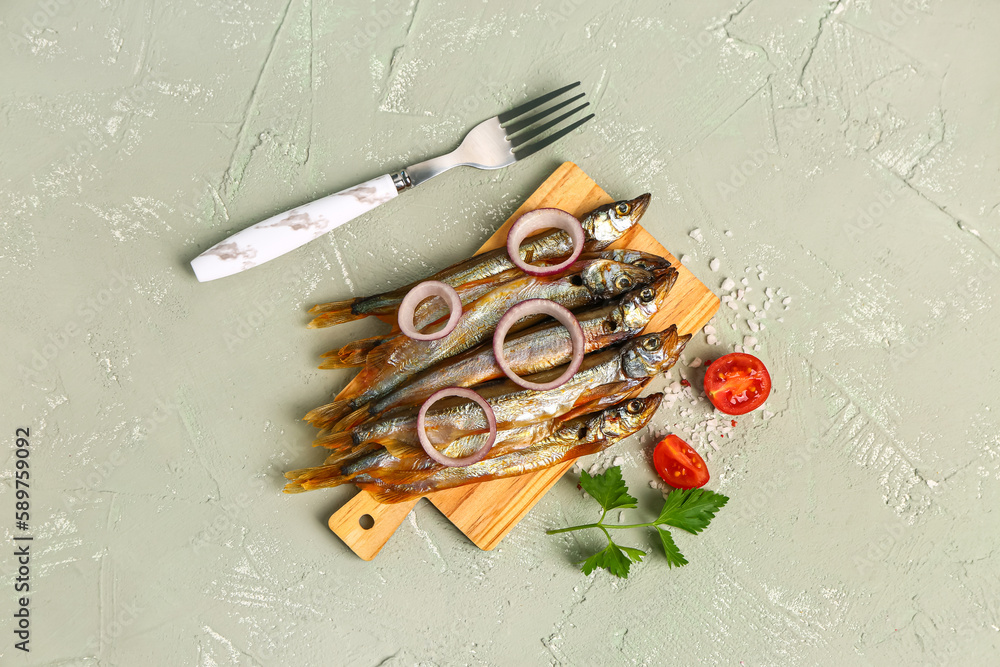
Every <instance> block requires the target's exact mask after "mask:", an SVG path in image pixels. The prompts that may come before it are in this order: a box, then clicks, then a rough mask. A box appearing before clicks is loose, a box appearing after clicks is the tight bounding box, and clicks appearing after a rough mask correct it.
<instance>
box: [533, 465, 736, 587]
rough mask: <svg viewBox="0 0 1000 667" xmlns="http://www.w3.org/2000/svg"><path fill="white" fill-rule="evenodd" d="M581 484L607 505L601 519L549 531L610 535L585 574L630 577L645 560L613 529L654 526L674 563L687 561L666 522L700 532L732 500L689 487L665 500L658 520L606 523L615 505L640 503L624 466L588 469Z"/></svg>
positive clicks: (679, 564)
mask: <svg viewBox="0 0 1000 667" xmlns="http://www.w3.org/2000/svg"><path fill="white" fill-rule="evenodd" d="M580 486H581V487H582V488H583V490H584V491H586V492H587V493H588V494H590V496H591V497H593V498H594V500H596V501H597V502H599V503H600V504H601V507H602V508H604V513H603V514H602V515H601V519H600V521H598V522H597V523H586V524H583V525H580V526H570V527H569V528H557V529H553V530H550V531H547V532H548V534H549V535H555V534H556V533H568V532H570V531H573V530H584V529H586V528H600V529H601V531H603V532H604V534H605V536H606V537H607V538H608V546H606V547H604V549H602V550H601V551H598V552H597V553H596V554H594V555H593V556H591V557H590V558H588V559H587V560H585V561H583V565H582V567H581V568H580V569H581V570H583V573H584V574H588V575H589V574H591V573H592V572H593V571H594V570H596V569H597V568H603V569H605V570H607V571H608V572H610V573H611V574H613V575H615V576H616V577H621V578H623V579H624V578H626V577H628V574H629V570H630V569H631V567H632V563H641V562H642V559H643V556H645V555H646V552H645V551H643V550H642V549H636V548H634V547H623V546H621V545H619V544H615V541H614V540H613V539H611V533H610V532H609V530H612V529H617V530H621V529H625V528H652V529H654V530H655V531H656V534H657V535H658V536H659V538H660V542H661V543H662V544H663V553H664V554H665V555H666V557H667V565H668V566H670V567H682V566H684V565H687V563H688V561H687V558H685V557H684V554H682V553H681V551H680V549H678V548H677V544H676V543H674V536H673V535H672V534H671V533H670V531H669V530H667V529H666V528H664V527H663V526H673V527H674V528H680V529H681V530H686V531H687V532H689V533H694V534H695V535H697V534H698V533H700V532H701V531H703V530H705V528H707V527H708V524H709V523H711V521H712V519H713V518H715V514H716V512H718V511H719V510H720V509H722V507H724V506H725V504H726V503H727V502H729V498H727V497H726V496H724V495H722V494H719V493H715V492H713V491H707V490H705V489H685V490H680V489H678V490H675V491H672V492H671V493H670V494H669V495H668V496H667V498H666V500H665V501H664V503H663V509H662V510H661V511H660V516H659V517H657V519H656V520H655V521H648V522H646V523H632V524H608V523H604V519H605V518H606V517H607V515H608V512H609V511H610V510H613V509H618V508H622V509H629V508H634V507H636V506H637V504H638V501H637V500H636V499H635V498H633V497H632V496H630V495H629V493H628V487H627V486H626V485H625V482H624V480H623V479H622V470H621V468H620V467H618V466H613V467H611V468H608V470H607V472H605V473H604V474H601V475H593V476H591V475H589V474H588V473H587V472H586V471H583V472H582V473H580Z"/></svg>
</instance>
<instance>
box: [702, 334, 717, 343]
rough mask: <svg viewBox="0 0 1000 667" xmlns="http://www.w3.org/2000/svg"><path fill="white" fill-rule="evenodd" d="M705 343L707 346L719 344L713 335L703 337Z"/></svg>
mask: <svg viewBox="0 0 1000 667" xmlns="http://www.w3.org/2000/svg"><path fill="white" fill-rule="evenodd" d="M705 342H706V343H708V344H709V345H715V344H716V343H718V342H719V339H718V338H716V337H715V334H708V335H707V336H705Z"/></svg>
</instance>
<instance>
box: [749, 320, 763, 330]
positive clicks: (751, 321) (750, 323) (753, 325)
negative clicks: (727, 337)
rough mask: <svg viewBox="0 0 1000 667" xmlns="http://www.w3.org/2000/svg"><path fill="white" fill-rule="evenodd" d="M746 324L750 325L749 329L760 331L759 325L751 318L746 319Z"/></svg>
mask: <svg viewBox="0 0 1000 667" xmlns="http://www.w3.org/2000/svg"><path fill="white" fill-rule="evenodd" d="M747 326H748V327H750V331H760V325H759V324H757V323H756V322H754V321H753V320H747Z"/></svg>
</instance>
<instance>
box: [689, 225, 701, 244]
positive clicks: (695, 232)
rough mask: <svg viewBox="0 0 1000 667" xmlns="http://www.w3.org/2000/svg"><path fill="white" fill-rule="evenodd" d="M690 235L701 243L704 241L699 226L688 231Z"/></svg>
mask: <svg viewBox="0 0 1000 667" xmlns="http://www.w3.org/2000/svg"><path fill="white" fill-rule="evenodd" d="M688 236H690V237H691V238H693V239H694V240H695V241H698V242H699V243H701V241H702V236H701V229H699V228H698V227H695V228H694V229H692V230H691V231H690V232H689V233H688Z"/></svg>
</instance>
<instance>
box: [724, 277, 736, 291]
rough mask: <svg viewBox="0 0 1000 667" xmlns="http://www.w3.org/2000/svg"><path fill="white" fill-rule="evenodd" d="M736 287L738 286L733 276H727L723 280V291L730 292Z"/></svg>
mask: <svg viewBox="0 0 1000 667" xmlns="http://www.w3.org/2000/svg"><path fill="white" fill-rule="evenodd" d="M734 287H736V281H735V280H733V279H732V278H726V279H725V280H723V281H722V291H723V292H728V291H729V290H731V289H733V288H734Z"/></svg>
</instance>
